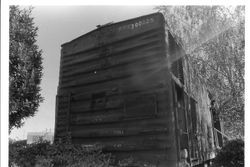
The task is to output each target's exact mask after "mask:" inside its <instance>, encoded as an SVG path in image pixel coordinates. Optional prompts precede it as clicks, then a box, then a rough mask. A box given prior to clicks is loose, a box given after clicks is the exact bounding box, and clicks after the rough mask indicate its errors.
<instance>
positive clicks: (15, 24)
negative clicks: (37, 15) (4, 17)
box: [9, 6, 43, 131]
mask: <svg viewBox="0 0 250 167" xmlns="http://www.w3.org/2000/svg"><path fill="white" fill-rule="evenodd" d="M31 12H32V8H30V9H20V8H19V7H18V6H10V17H9V23H10V26H9V130H10V131H11V130H12V129H13V128H14V127H17V128H19V127H21V126H22V124H23V119H24V118H27V117H31V116H34V114H35V113H36V111H37V109H38V107H39V103H40V102H42V100H43V98H42V97H41V94H40V90H41V88H40V82H41V77H42V69H43V67H42V57H41V55H42V51H41V50H39V48H38V46H37V45H36V37H37V31H38V28H37V27H36V26H35V25H34V20H33V18H32V17H31Z"/></svg>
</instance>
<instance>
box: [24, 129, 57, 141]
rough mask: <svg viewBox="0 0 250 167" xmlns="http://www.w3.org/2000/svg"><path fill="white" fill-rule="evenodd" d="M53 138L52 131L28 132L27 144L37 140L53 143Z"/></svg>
mask: <svg viewBox="0 0 250 167" xmlns="http://www.w3.org/2000/svg"><path fill="white" fill-rule="evenodd" d="M53 139H54V133H53V132H51V131H50V132H48V131H45V132H29V133H28V134H27V144H32V143H36V142H39V140H43V141H49V142H50V143H53Z"/></svg>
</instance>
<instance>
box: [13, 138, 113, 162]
mask: <svg viewBox="0 0 250 167" xmlns="http://www.w3.org/2000/svg"><path fill="white" fill-rule="evenodd" d="M110 164H111V156H110V154H103V153H102V152H101V149H100V147H98V146H92V147H87V146H83V145H73V144H50V143H49V142H46V141H39V142H38V143H34V144H30V145H28V144H26V143H23V142H19V141H18V142H10V145H9V166H11V167H14V166H15V165H16V166H19V167H34V166H36V167H82V166H84V167H93V166H95V167H105V166H109V165H110Z"/></svg>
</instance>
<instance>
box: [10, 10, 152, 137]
mask: <svg viewBox="0 0 250 167" xmlns="http://www.w3.org/2000/svg"><path fill="white" fill-rule="evenodd" d="M154 12H156V10H154V6H35V8H34V10H33V17H34V18H35V19H34V22H35V25H36V26H38V28H39V31H38V38H37V40H38V41H37V44H38V45H39V48H40V49H42V50H43V55H42V56H43V59H44V60H43V67H44V70H43V73H44V74H43V78H42V83H41V87H42V92H41V93H42V96H43V97H44V102H43V103H42V104H41V105H40V107H39V109H38V112H37V114H36V115H35V116H34V117H32V118H29V119H26V120H25V124H24V126H23V127H22V128H20V129H14V130H13V131H12V132H11V134H10V137H11V138H13V139H26V138H27V133H28V132H40V131H45V130H46V129H47V130H50V129H51V131H52V132H53V131H54V124H55V98H56V93H57V86H58V79H59V62H60V48H61V47H60V46H61V44H63V43H65V42H68V41H71V40H72V39H74V38H76V37H78V36H81V35H83V34H85V33H87V32H89V31H91V30H93V29H95V28H96V25H99V24H105V23H108V22H111V21H113V22H118V21H123V20H127V19H130V18H134V17H139V16H142V15H146V14H150V13H154Z"/></svg>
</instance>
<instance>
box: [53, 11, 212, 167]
mask: <svg viewBox="0 0 250 167" xmlns="http://www.w3.org/2000/svg"><path fill="white" fill-rule="evenodd" d="M165 25H166V23H165V19H164V17H163V15H162V14H160V13H154V14H150V15H146V16H142V17H138V18H134V19H130V20H126V21H122V22H118V23H114V24H109V25H105V26H99V27H98V28H97V29H95V30H93V31H91V32H89V33H87V34H85V35H82V36H80V37H79V38H76V39H74V40H72V41H70V42H67V43H65V44H63V45H62V48H61V62H60V76H59V86H58V93H57V97H56V121H55V141H58V140H60V138H62V137H63V136H65V135H67V134H68V135H70V139H71V141H72V143H80V144H86V145H93V144H99V145H101V146H102V148H103V151H104V152H111V153H112V154H113V155H115V156H116V158H117V159H126V158H129V157H132V158H133V159H134V160H135V161H138V162H148V163H151V164H154V165H155V166H159V167H161V166H168V167H176V166H183V164H184V161H185V163H189V164H190V165H192V166H195V165H198V164H202V163H204V162H205V161H207V160H209V159H210V158H211V157H212V156H213V150H214V148H215V147H216V141H215V140H214V139H215V135H214V132H213V123H212V115H211V112H210V99H209V97H208V91H207V89H206V88H205V87H204V86H203V85H202V82H201V81H199V80H198V79H197V78H195V76H194V75H192V68H191V65H190V64H189V61H188V56H186V55H185V52H184V50H183V49H182V47H181V46H180V45H179V44H178V43H177V42H176V41H175V40H174V38H173V36H172V35H171V33H170V32H169V31H168V30H167V29H166V28H165Z"/></svg>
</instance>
